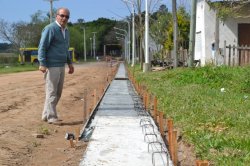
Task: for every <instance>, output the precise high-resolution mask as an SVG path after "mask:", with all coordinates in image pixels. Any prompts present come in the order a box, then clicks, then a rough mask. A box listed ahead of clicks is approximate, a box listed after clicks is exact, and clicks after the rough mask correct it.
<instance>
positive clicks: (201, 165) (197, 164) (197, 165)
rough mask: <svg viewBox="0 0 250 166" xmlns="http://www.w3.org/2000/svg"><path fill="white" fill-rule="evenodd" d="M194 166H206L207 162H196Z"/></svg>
mask: <svg viewBox="0 0 250 166" xmlns="http://www.w3.org/2000/svg"><path fill="white" fill-rule="evenodd" d="M195 163H196V166H208V161H207V160H196V162H195Z"/></svg>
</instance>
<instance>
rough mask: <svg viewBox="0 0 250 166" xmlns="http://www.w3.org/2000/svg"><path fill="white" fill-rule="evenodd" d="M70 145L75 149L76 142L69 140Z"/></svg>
mask: <svg viewBox="0 0 250 166" xmlns="http://www.w3.org/2000/svg"><path fill="white" fill-rule="evenodd" d="M69 143H70V147H71V148H74V147H75V144H74V140H73V139H72V138H71V139H70V140H69Z"/></svg>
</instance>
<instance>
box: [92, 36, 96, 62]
mask: <svg viewBox="0 0 250 166" xmlns="http://www.w3.org/2000/svg"><path fill="white" fill-rule="evenodd" d="M92 33H93V34H94V36H93V52H94V59H95V56H96V44H95V34H96V33H97V32H92Z"/></svg>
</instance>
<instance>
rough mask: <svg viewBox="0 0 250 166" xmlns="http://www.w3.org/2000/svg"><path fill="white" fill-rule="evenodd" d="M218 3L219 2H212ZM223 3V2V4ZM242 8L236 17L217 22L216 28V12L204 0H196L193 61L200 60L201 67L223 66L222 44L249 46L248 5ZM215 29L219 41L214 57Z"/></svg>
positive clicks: (249, 13) (249, 17)
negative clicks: (211, 64) (217, 53)
mask: <svg viewBox="0 0 250 166" xmlns="http://www.w3.org/2000/svg"><path fill="white" fill-rule="evenodd" d="M214 3H220V2H214ZM223 3H225V2H223ZM249 4H250V3H249ZM249 4H247V5H248V6H245V8H242V9H241V10H239V11H241V13H240V14H239V15H238V17H235V18H227V19H226V21H224V22H222V21H219V24H218V26H217V28H216V10H214V9H212V8H211V7H210V6H209V4H208V3H207V2H206V0H197V10H196V38H195V55H194V59H195V60H200V62H201V66H204V65H205V64H209V63H216V64H218V65H220V64H223V63H224V61H225V59H224V58H225V56H224V54H223V52H224V49H225V48H224V42H225V41H226V45H227V46H228V45H229V44H230V45H236V46H237V45H243V44H244V45H248V46H250V37H249V36H250V10H249V9H250V5H249ZM216 29H217V33H218V41H219V55H218V56H217V57H215V56H214V55H215V54H214V53H215V41H216V38H215V37H216Z"/></svg>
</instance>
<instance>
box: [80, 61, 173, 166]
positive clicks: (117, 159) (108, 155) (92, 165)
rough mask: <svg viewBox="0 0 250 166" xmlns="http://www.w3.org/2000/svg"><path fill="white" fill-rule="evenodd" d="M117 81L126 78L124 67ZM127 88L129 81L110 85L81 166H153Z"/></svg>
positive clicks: (158, 159)
mask: <svg viewBox="0 0 250 166" xmlns="http://www.w3.org/2000/svg"><path fill="white" fill-rule="evenodd" d="M116 78H127V76H126V71H125V68H124V65H123V64H120V67H119V69H118V72H117V74H116ZM129 87H131V84H130V81H129V80H113V81H112V83H111V85H110V87H109V89H108V90H107V92H106V94H105V96H104V97H103V100H102V101H101V103H100V106H99V108H98V111H97V113H96V115H95V118H94V120H93V121H92V123H91V126H94V127H95V129H94V132H93V134H92V136H91V139H90V141H89V144H88V147H87V149H86V151H85V153H84V156H83V159H82V161H81V163H80V166H152V165H153V164H152V151H153V150H152V148H153V147H152V148H150V149H151V150H150V152H148V143H147V142H146V141H144V134H143V132H142V127H141V126H140V120H141V118H140V117H139V116H138V115H137V113H136V111H135V109H134V103H133V98H132V95H131V94H133V93H134V91H133V89H132V88H129ZM158 137H160V136H159V134H158ZM162 156H163V157H162ZM155 159H156V162H155V165H157V166H158V165H159V166H160V165H162V166H163V165H164V166H166V165H167V164H166V160H167V157H166V155H157V154H156V155H155ZM168 160H169V159H168ZM170 163H171V162H170ZM170 165H172V164H170Z"/></svg>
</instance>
